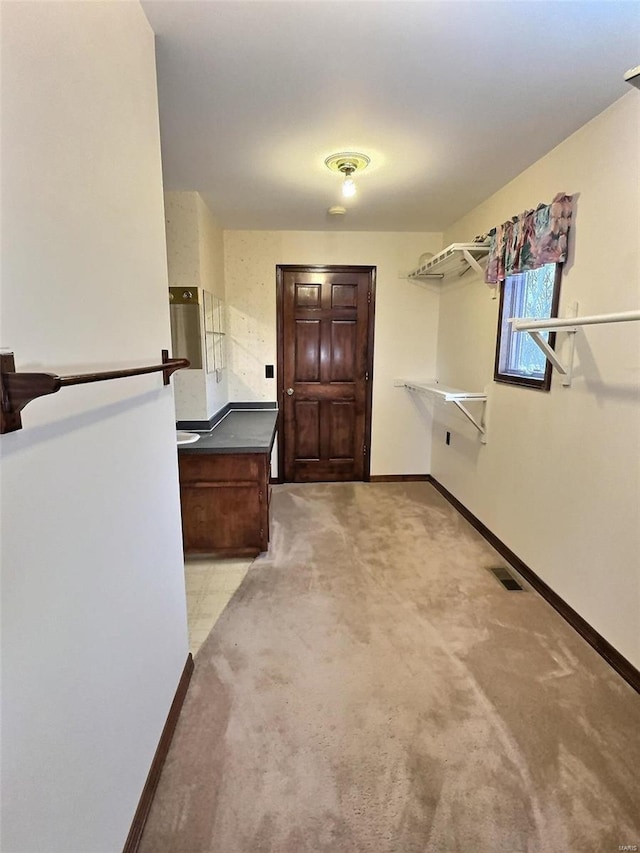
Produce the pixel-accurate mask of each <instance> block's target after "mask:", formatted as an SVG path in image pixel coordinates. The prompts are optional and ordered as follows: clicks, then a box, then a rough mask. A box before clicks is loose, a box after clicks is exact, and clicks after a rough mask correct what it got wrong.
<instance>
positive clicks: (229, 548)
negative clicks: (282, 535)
mask: <svg viewBox="0 0 640 853" xmlns="http://www.w3.org/2000/svg"><path fill="white" fill-rule="evenodd" d="M269 461H270V460H269V454H268V453H204V452H203V453H189V454H187V453H179V454H178V464H179V470H180V499H181V504H182V535H183V540H184V550H185V553H186V554H217V555H220V556H227V557H244V556H255V555H257V554H259V553H260V552H261V551H266V550H267V548H268V546H269V470H270V464H269Z"/></svg>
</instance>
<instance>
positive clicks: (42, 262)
mask: <svg viewBox="0 0 640 853" xmlns="http://www.w3.org/2000/svg"><path fill="white" fill-rule="evenodd" d="M2 13H3V55H2V60H3V89H2V109H3V155H4V166H5V168H4V173H3V187H2V226H3V230H2V291H1V295H2V318H1V328H0V336H1V337H0V343H1V344H2V346H4V347H7V348H11V349H13V350H14V351H15V354H16V363H17V368H18V370H34V369H35V370H50V371H53V372H60V373H65V372H71V371H74V372H76V371H77V372H82V371H85V370H93V369H96V368H97V369H100V368H113V367H118V366H125V365H126V366H131V365H135V364H150V363H154V362H157V361H158V360H159V358H160V351H161V349H162V348H163V347H168V346H169V345H170V334H169V312H168V305H167V290H166V288H167V269H166V261H165V242H164V227H163V200H162V186H161V172H160V144H159V131H158V113H157V99H156V81H155V65H154V38H153V34H152V32H151V30H150V28H149V25H148V23H147V21H146V18H145V17H144V15H143V13H142V11H141V9H140V7H139V5H138V4H137V3H66V2H61V3H49V2H45V3H38V2H31V3H6V4H4V5H3V9H2ZM23 424H24V428H23V429H22V430H21V431H20V432H16V433H12V434H7V435H3V436H1V437H0V451H1V454H2V463H1V464H2V631H3V636H2V663H3V685H2V687H3V689H2V699H3V703H4V704H3V720H2V721H3V732H2V735H3V737H2V748H3V755H2V773H3V779H2V789H3V806H2V808H3V811H2V833H3V834H2V845H1V846H2V849H3V850H6V851H7V853H89V851H90V853H100V851H104V853H113V851H116V850H120V849H122V845H123V843H124V841H125V838H126V836H127V832H128V830H129V826H130V824H131V820H132V817H133V814H134V811H135V808H136V806H137V802H138V798H139V796H140V793H141V790H142V787H143V784H144V781H145V778H146V775H147V772H148V770H149V767H150V764H151V761H152V758H153V754H154V751H155V748H156V746H157V744H158V739H159V737H160V733H161V731H162V727H163V725H164V722H165V719H166V716H167V713H168V710H169V707H170V704H171V701H172V699H173V695H174V692H175V689H176V686H177V684H178V680H179V678H180V675H181V672H182V669H183V666H184V663H185V660H186V656H187V628H186V615H185V595H184V577H183V566H182V549H181V534H180V507H179V497H178V476H177V454H176V447H175V434H174V415H173V395H172V391H171V389H170V388H165V387H163V385H162V377H161V375H151V376H143V377H139V378H133V379H126V380H118V381H114V382H105V383H99V384H95V385H86V386H80V387H75V388H67V389H63V390H62V391H60V392H59V393H58V394H56V395H53V396H51V397H46V398H42V399H40V400H36V401H35V402H33V403H31V404H30V405H29V406H28V407H27V408H26V409H25V411H24V412H23Z"/></svg>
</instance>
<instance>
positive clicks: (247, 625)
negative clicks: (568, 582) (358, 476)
mask: <svg viewBox="0 0 640 853" xmlns="http://www.w3.org/2000/svg"><path fill="white" fill-rule="evenodd" d="M272 519H273V541H272V549H271V552H270V554H269V555H268V557H262V558H260V559H258V560H256V562H255V563H254V564H253V566H252V568H251V569H250V570H249V574H248V575H247V577H246V578H245V580H244V582H243V584H242V585H241V587H240V588H239V590H238V591H237V592H236V594H235V596H234V597H233V599H232V600H231V602H230V604H229V605H228V607H227V609H226V610H225V612H224V613H223V614H222V617H221V618H220V620H219V622H218V623H217V625H216V626H215V628H214V629H213V631H212V633H211V634H210V635H209V638H208V639H207V640H206V641H205V643H204V645H203V646H202V648H201V650H200V652H199V653H198V655H197V658H196V667H195V673H194V676H193V680H192V683H191V688H190V690H189V693H188V696H187V700H186V702H185V705H184V709H183V712H182V716H181V718H180V721H179V724H178V728H177V731H176V734H175V738H174V741H173V744H172V747H171V750H170V753H169V756H168V759H167V762H166V765H165V769H164V771H163V774H162V779H161V781H160V785H159V788H158V792H157V795H156V798H155V801H154V804H153V807H152V810H151V814H150V817H149V821H148V824H147V827H146V830H145V833H144V836H143V840H142V845H141V848H140V851H141V853H214V851H215V853H262V852H263V851H265V853H266V851H268V852H269V853H324V851H326V853H457V851H465V853H467V851H473V853H503V851H504V853H507V851H509V853H513V851H516V852H517V853H521V852H522V851H527V853H560V851H568V853H591V852H592V853H607V851H612V853H613V851H617V850H618V845H625V844H628V845H632V844H640V741H639V738H640V697H639V696H638V695H637V694H636V693H635V692H634V691H633V690H632V689H631V688H630V687H629V686H628V685H627V684H626V683H625V682H624V681H623V680H622V679H621V678H620V677H619V676H618V675H617V674H616V673H615V672H613V671H612V670H611V669H610V668H609V667H608V666H607V665H606V664H605V663H604V661H603V660H602V659H601V658H600V657H599V656H598V655H597V654H596V652H595V651H593V649H591V647H590V646H588V645H587V644H586V643H585V642H584V641H583V640H582V639H581V638H580V637H579V636H578V635H577V634H576V633H575V632H574V631H573V630H572V629H571V628H570V627H569V626H568V625H567V624H566V623H565V622H564V621H563V619H562V618H561V617H560V616H558V615H557V614H556V613H555V611H554V610H552V609H551V608H550V607H549V606H548V605H547V604H546V602H545V601H544V600H542V599H541V598H540V597H539V596H538V595H537V594H536V593H534V592H507V591H506V590H504V589H503V588H502V587H501V586H500V585H499V584H498V582H497V581H496V580H495V579H494V578H493V577H492V576H491V575H490V574H489V572H487V571H486V568H487V567H489V566H498V565H504V562H503V561H502V560H501V558H500V557H498V555H497V554H496V553H495V552H494V551H493V550H492V549H491V548H490V547H489V546H488V545H487V543H486V542H485V541H484V540H483V539H482V538H481V537H480V536H479V535H478V534H477V533H476V532H475V531H474V530H473V529H472V528H471V527H470V526H469V525H468V524H467V523H466V522H465V521H464V520H463V519H462V518H461V517H460V516H459V515H458V514H457V513H456V512H455V510H453V509H452V508H451V507H450V506H449V504H448V503H446V501H444V499H443V498H442V497H441V496H440V495H439V494H438V493H437V492H436V491H435V490H434V489H433V487H431V486H430V485H428V484H426V483H406V484H371V485H369V484H361V483H345V484H330V485H317V484H314V485H301V486H281V487H276V488H274V491H273V501H272ZM605 570H606V567H604V566H603V571H605Z"/></svg>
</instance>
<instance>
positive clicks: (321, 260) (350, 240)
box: [224, 231, 442, 475]
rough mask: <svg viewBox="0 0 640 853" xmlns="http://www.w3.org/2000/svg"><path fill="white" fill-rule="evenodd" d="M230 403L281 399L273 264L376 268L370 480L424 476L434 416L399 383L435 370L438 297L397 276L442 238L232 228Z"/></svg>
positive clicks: (228, 250)
mask: <svg viewBox="0 0 640 853" xmlns="http://www.w3.org/2000/svg"><path fill="white" fill-rule="evenodd" d="M224 241H225V282H226V292H227V305H228V323H229V327H228V332H229V344H230V346H229V348H228V353H229V357H230V372H229V397H230V399H231V400H234V401H275V400H276V399H277V386H276V380H275V379H265V378H264V366H265V364H274V365H276V363H277V357H276V356H277V343H276V265H277V264H309V265H311V264H356V265H358V264H359V265H373V266H376V267H377V283H376V322H375V357H374V371H373V423H372V441H371V473H372V474H374V475H375V474H416V473H427V472H428V471H429V465H430V459H429V457H430V453H429V450H430V429H431V418H430V413H429V410H428V409H426V408H424V407H423V406H422V404H421V402H420V401H414V400H412V398H411V397H410V395H409V394H408V393H407V392H406V391H404V390H403V389H401V388H394V387H393V380H394V378H396V377H399V376H405V375H410V376H415V375H416V373H417V374H419V375H422V376H431V375H433V373H434V371H435V356H436V337H437V325H438V299H439V295H438V291H437V290H435V289H433V290H432V289H426V288H423V287H420V286H419V285H416V284H413V283H411V282H409V281H407V280H406V279H402V278H399V273H406V271H407V270H409V269H411V268H413V267H415V266H417V261H418V258H419V256H420V255H421V254H422V253H423V252H425V251H431V252H436V251H438V249H440V247H441V242H442V235H441V234H415V233H413V234H406V233H405V234H403V233H363V232H345V233H338V232H311V231H225V233H224Z"/></svg>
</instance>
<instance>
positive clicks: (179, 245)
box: [165, 192, 229, 421]
mask: <svg viewBox="0 0 640 853" xmlns="http://www.w3.org/2000/svg"><path fill="white" fill-rule="evenodd" d="M165 227H166V237H167V262H168V268H169V285H170V287H189V288H191V289H193V288H199V289H200V306H201V309H202V310H201V323H200V325H201V335H202V341H203V347H204V310H203V308H204V305H203V296H202V290H207V291H209V293H212V294H213V295H214V296H217V297H218V298H219V299H222V301H223V302H224V300H225V285H224V257H223V254H224V245H223V235H222V229H221V228H220V226H219V225H218V223H217V222H216V220H215V218H214V217H213V215H212V214H211V211H210V210H209V208H208V207H207V206H206V204H205V203H204V201H203V200H202V197H201V196H200V194H199V193H196V192H167V193H165ZM203 364H206V362H205V360H204V352H203ZM175 399H176V420H185V421H186V420H206V419H207V418H209V417H210V416H211V415H213V414H215V412H217V411H218V410H219V409H221V408H222V407H223V406H225V405H226V403H227V402H228V400H229V392H228V380H227V371H226V370H224V371H223V372H222V374H221V377H220V381H217V377H216V374H215V373H214V372H211V373H207V371H206V369H202V370H199V369H193V368H192V369H189V370H183V371H182V372H181V373H180V374H178V375H177V376H176V380H175Z"/></svg>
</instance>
